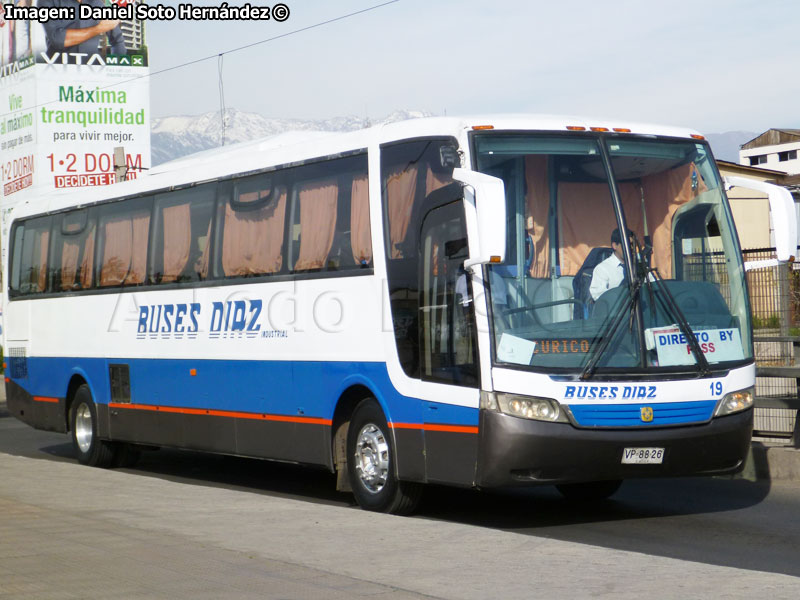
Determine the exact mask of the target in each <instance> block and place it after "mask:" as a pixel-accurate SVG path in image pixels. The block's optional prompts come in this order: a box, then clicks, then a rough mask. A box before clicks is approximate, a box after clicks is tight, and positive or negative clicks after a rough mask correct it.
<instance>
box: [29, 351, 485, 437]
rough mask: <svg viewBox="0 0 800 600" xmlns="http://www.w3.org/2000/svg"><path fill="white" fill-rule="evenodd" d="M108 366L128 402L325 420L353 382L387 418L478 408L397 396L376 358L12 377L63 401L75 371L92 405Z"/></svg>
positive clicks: (89, 362) (39, 360)
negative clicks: (127, 388) (122, 378)
mask: <svg viewBox="0 0 800 600" xmlns="http://www.w3.org/2000/svg"><path fill="white" fill-rule="evenodd" d="M109 364H127V365H129V369H130V381H131V403H132V404H141V405H150V406H170V407H177V408H202V409H209V410H222V411H238V412H249V413H258V414H274V415H291V416H297V415H301V414H302V415H303V416H306V417H317V418H323V419H331V418H332V417H333V411H334V408H335V405H336V401H337V400H338V398H339V397H340V395H341V394H342V392H344V390H346V389H347V388H348V387H350V386H351V385H356V384H360V385H364V386H365V387H367V388H369V389H371V390H372V391H373V393H374V394H375V395H376V397H377V398H378V399H379V400H380V401H381V403H382V404H383V405H384V407H385V409H386V411H387V417H388V419H389V420H390V421H395V422H398V423H419V424H422V423H433V424H449V425H469V426H476V427H477V425H478V409H477V408H469V407H465V406H458V405H450V404H443V403H438V402H422V401H420V400H418V399H416V398H410V397H407V396H404V395H402V394H400V393H399V392H397V390H396V389H395V388H394V386H393V385H392V383H391V380H390V379H389V374H388V371H387V369H386V364H385V363H380V362H322V361H313V362H312V361H237V360H188V359H180V360H173V359H102V358H47V357H28V359H27V375H28V376H27V377H25V378H22V379H14V381H15V383H17V384H18V385H20V386H21V387H22V388H23V389H25V391H27V392H28V393H29V394H31V395H34V396H46V397H54V398H63V397H64V396H65V395H66V392H67V385H68V383H69V380H70V378H71V377H72V376H73V375H74V374H80V375H81V376H83V378H84V379H85V380H86V381H87V382H88V383H89V386H90V388H91V390H92V396H93V398H94V400H95V402H96V403H98V404H108V403H109V402H110V401H111V397H110V382H109V375H108V365H109ZM192 370H195V372H196V375H194V376H192V375H191V371H192ZM301 411H302V412H301Z"/></svg>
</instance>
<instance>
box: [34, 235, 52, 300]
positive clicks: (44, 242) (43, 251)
mask: <svg viewBox="0 0 800 600" xmlns="http://www.w3.org/2000/svg"><path fill="white" fill-rule="evenodd" d="M49 242H50V230H49V229H45V230H44V231H42V232H41V234H40V237H39V261H38V262H39V264H38V269H39V272H38V273H37V276H36V285H37V289H36V291H37V292H43V291H45V290H46V289H47V249H48V247H49Z"/></svg>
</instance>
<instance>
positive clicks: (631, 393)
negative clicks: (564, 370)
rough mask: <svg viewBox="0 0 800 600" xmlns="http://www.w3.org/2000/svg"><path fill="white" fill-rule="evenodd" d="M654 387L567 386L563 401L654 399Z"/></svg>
mask: <svg viewBox="0 0 800 600" xmlns="http://www.w3.org/2000/svg"><path fill="white" fill-rule="evenodd" d="M655 397H656V386H654V385H568V386H567V387H566V389H565V390H564V399H565V400H590V399H592V398H622V399H629V398H655Z"/></svg>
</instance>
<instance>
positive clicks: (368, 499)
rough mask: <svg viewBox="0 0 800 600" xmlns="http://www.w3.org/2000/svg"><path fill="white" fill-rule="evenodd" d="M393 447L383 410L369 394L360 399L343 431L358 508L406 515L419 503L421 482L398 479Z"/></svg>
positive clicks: (349, 474) (348, 468) (352, 486)
mask: <svg viewBox="0 0 800 600" xmlns="http://www.w3.org/2000/svg"><path fill="white" fill-rule="evenodd" d="M395 466H396V461H395V449H394V443H393V441H392V436H391V433H390V431H389V426H388V425H387V423H386V418H385V417H384V415H383V411H382V410H381V408H380V406H379V405H378V403H377V401H375V400H374V399H373V398H367V399H366V400H363V401H362V402H361V403H360V404H359V405H358V406H357V407H356V410H355V412H354V413H353V416H352V418H351V419H350V426H349V428H348V432H347V474H348V477H349V479H350V487H351V488H352V489H353V495H354V496H355V498H356V502H358V505H359V506H360V507H361V508H364V509H366V510H373V511H377V512H384V513H391V514H395V515H406V514H409V513H410V512H412V511H413V510H414V509H415V508H416V507H417V505H418V504H419V500H420V497H421V495H422V485H421V484H419V483H412V482H410V481H400V480H398V479H397V476H396V475H395V471H396V468H395Z"/></svg>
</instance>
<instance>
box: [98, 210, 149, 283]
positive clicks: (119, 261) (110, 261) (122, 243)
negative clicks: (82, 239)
mask: <svg viewBox="0 0 800 600" xmlns="http://www.w3.org/2000/svg"><path fill="white" fill-rule="evenodd" d="M149 229H150V214H149V213H140V214H138V215H135V216H131V215H120V216H118V217H116V216H115V217H112V218H111V219H109V220H108V221H107V222H106V223H105V226H104V228H103V233H104V239H105V247H104V249H103V262H102V266H101V268H100V285H101V286H110V285H136V284H140V283H144V277H145V271H146V263H147V236H148V232H149Z"/></svg>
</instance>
